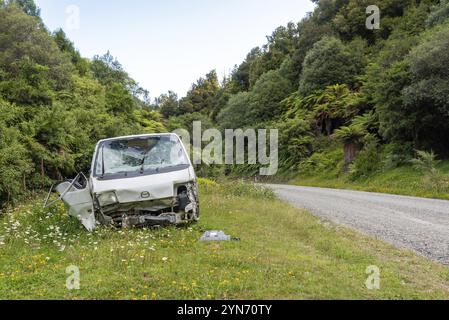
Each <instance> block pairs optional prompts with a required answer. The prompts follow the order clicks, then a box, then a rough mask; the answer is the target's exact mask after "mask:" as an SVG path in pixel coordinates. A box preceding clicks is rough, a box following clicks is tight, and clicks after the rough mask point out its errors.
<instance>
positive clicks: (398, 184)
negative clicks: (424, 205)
mask: <svg viewBox="0 0 449 320" xmlns="http://www.w3.org/2000/svg"><path fill="white" fill-rule="evenodd" d="M438 169H439V170H440V171H441V172H442V173H443V177H446V179H447V177H449V162H444V163H442V164H441V165H440V166H439V167H438ZM288 182H289V183H291V184H295V185H301V186H311V187H324V188H336V189H351V190H360V191H370V192H380V193H392V194H400V195H408V196H416V197H425V198H435V199H446V200H449V193H448V192H447V190H448V189H449V188H444V189H443V190H441V189H437V188H432V186H429V184H428V183H426V177H425V175H424V174H423V173H421V172H419V171H417V170H416V169H414V168H413V167H411V166H404V167H399V168H395V169H391V170H384V171H382V172H379V173H375V174H373V175H371V176H369V177H367V178H358V179H356V180H351V179H349V178H348V176H345V175H338V176H337V175H333V174H326V172H325V173H323V174H314V175H299V176H297V177H295V178H293V179H291V180H289V181H288Z"/></svg>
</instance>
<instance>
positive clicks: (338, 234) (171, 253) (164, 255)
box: [0, 180, 449, 300]
mask: <svg viewBox="0 0 449 320" xmlns="http://www.w3.org/2000/svg"><path fill="white" fill-rule="evenodd" d="M200 189H201V191H200V192H201V199H202V219H201V221H200V223H198V224H196V225H192V226H190V227H187V228H167V229H149V230H146V229H143V230H139V229H136V230H114V229H109V228H100V229H98V230H96V231H95V232H93V233H88V232H86V231H85V230H84V229H83V228H82V227H81V226H80V225H79V223H78V222H77V221H76V220H75V219H73V218H71V217H69V216H68V215H67V213H66V211H65V209H64V207H63V205H62V204H59V205H58V206H56V207H54V208H52V209H50V210H44V209H42V207H41V202H42V199H41V198H40V197H38V198H37V199H34V200H30V201H28V202H27V203H26V204H23V205H21V206H18V207H16V208H14V209H11V210H8V211H6V212H5V213H4V214H3V215H2V216H1V217H0V298H1V299H143V300H146V299H379V298H380V299H431V298H436V299H447V298H449V271H448V269H447V268H445V267H443V266H441V265H438V264H436V263H433V262H430V261H428V260H426V259H424V258H421V257H418V256H416V255H414V254H412V253H411V252H408V251H404V250H399V249H395V248H392V247H391V246H389V245H386V244H384V243H382V242H380V241H377V240H375V239H373V238H369V237H366V236H362V235H360V234H358V233H356V232H352V231H350V230H348V229H345V228H342V227H337V226H335V225H332V224H330V223H327V222H323V221H320V220H319V219H317V218H315V217H313V216H312V215H310V214H308V213H307V212H305V211H302V210H298V209H295V208H292V207H290V206H289V205H287V204H285V203H283V202H281V201H278V200H277V199H276V198H275V196H274V195H273V193H272V192H271V191H269V190H267V189H262V188H260V187H255V186H252V185H247V184H243V183H232V184H229V183H222V184H219V183H217V182H213V181H210V180H201V183H200ZM215 229H218V230H224V231H225V232H226V233H228V234H230V235H232V236H233V237H239V238H240V239H241V241H232V242H220V243H201V242H199V241H198V239H199V238H200V236H201V234H202V232H203V231H205V230H215ZM71 265H74V266H77V267H78V268H79V269H80V290H73V291H69V290H67V288H66V279H67V277H69V276H70V274H67V273H66V268H67V267H69V266H71ZM373 265H374V266H377V267H379V268H380V272H381V283H380V285H381V287H380V290H368V289H367V288H366V286H365V281H366V280H367V278H368V274H366V273H365V272H366V269H367V267H369V266H373ZM404 265H407V268H404Z"/></svg>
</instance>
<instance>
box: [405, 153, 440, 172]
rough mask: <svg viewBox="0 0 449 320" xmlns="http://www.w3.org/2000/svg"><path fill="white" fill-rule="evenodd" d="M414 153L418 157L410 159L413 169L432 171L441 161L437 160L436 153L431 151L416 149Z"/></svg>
mask: <svg viewBox="0 0 449 320" xmlns="http://www.w3.org/2000/svg"><path fill="white" fill-rule="evenodd" d="M416 153H417V156H418V157H417V158H415V159H412V160H411V161H410V163H412V164H413V166H414V167H415V169H417V170H420V171H424V172H434V171H435V170H437V165H438V164H439V163H440V162H441V161H440V160H437V155H436V154H435V153H434V152H433V151H430V152H426V151H422V150H417V151H416Z"/></svg>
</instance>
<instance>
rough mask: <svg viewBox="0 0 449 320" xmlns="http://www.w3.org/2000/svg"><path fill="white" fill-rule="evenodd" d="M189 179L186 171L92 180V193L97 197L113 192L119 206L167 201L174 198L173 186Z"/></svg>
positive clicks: (188, 173)
mask: <svg viewBox="0 0 449 320" xmlns="http://www.w3.org/2000/svg"><path fill="white" fill-rule="evenodd" d="M191 179H192V178H191V177H190V172H189V170H188V169H186V170H181V171H175V172H169V173H162V174H157V175H150V176H142V177H136V178H129V179H127V178H124V179H114V180H105V181H102V180H101V179H93V192H94V193H95V194H97V195H98V194H102V193H105V192H110V191H114V192H115V194H116V196H117V198H118V201H119V203H121V204H125V203H135V202H140V201H149V200H157V199H168V198H172V197H174V196H176V195H175V190H174V186H175V185H177V184H182V183H186V182H188V181H190V180H191Z"/></svg>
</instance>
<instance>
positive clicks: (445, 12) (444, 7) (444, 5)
mask: <svg viewBox="0 0 449 320" xmlns="http://www.w3.org/2000/svg"><path fill="white" fill-rule="evenodd" d="M447 18H449V2H448V1H447V0H441V2H440V4H439V5H437V6H435V7H433V10H432V12H431V13H430V15H429V17H428V18H427V21H426V23H427V26H428V27H434V26H436V25H438V24H441V23H443V22H444V21H446V20H447Z"/></svg>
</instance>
